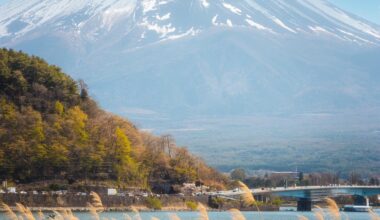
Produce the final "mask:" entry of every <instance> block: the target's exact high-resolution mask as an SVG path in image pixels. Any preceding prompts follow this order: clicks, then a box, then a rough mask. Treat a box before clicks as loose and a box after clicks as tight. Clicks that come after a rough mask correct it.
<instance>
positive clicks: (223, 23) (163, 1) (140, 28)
mask: <svg viewBox="0 0 380 220" xmlns="http://www.w3.org/2000/svg"><path fill="white" fill-rule="evenodd" d="M0 13H1V17H0V36H2V38H6V39H8V40H9V39H12V40H13V41H14V40H17V39H19V38H21V37H23V36H25V35H28V34H31V33H33V32H35V31H41V29H43V30H45V31H49V32H51V31H63V32H69V33H71V34H73V35H74V36H80V37H81V38H83V39H85V40H88V41H96V40H99V39H101V38H102V37H105V36H107V35H108V34H110V33H113V32H115V31H118V34H120V35H121V36H128V35H129V36H133V37H135V40H137V41H139V42H141V43H146V42H147V41H149V40H150V41H152V38H153V39H154V41H157V40H174V39H178V38H181V37H185V36H189V35H190V36H194V35H197V34H199V33H200V32H202V31H205V30H208V29H209V28H211V27H225V28H228V27H229V28H233V27H235V28H238V27H240V28H252V29H257V30H260V31H263V32H268V33H270V34H284V33H286V34H306V33H308V34H320V35H323V34H324V35H329V36H331V37H335V38H337V39H340V40H345V41H357V42H360V43H378V42H379V40H380V31H379V30H378V29H377V28H375V27H373V26H372V25H370V24H368V22H367V21H364V20H363V19H360V18H358V17H355V16H352V15H350V14H348V13H346V12H344V11H342V10H340V9H339V8H336V7H334V6H333V5H331V4H329V3H327V2H325V1H322V0H291V1H287V0H239V1H231V0H230V1H228V0H213V1H211V0H184V1H179V0H126V1H122V0H105V1H101V0H81V1H73V0H61V1H54V0H42V1H41V0H30V1H25V0H14V1H11V2H10V3H9V4H5V5H3V6H1V7H0ZM47 28H48V29H47ZM113 34H114V33H113ZM148 36H149V37H150V38H149V37H148ZM147 38H148V39H149V40H148V39H147Z"/></svg>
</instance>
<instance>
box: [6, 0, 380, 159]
mask: <svg viewBox="0 0 380 220" xmlns="http://www.w3.org/2000/svg"><path fill="white" fill-rule="evenodd" d="M0 46H5V47H12V48H16V49H21V50H24V51H26V52H29V53H32V54H36V55H39V56H42V57H43V58H45V59H47V60H48V61H49V62H52V63H55V64H58V65H60V66H62V67H63V68H64V70H65V71H66V72H67V73H69V74H71V75H73V76H74V77H75V78H83V79H84V80H85V81H86V82H88V84H89V86H90V89H91V91H92V93H93V94H94V96H95V97H96V98H97V100H98V101H99V102H100V104H101V105H102V106H104V107H106V108H108V109H109V110H110V111H113V112H116V113H119V114H123V115H126V116H128V117H130V118H132V119H133V120H134V121H135V122H137V123H138V124H139V125H140V126H141V127H144V128H147V129H151V130H153V131H154V132H157V133H167V132H168V133H173V134H175V136H176V137H177V138H178V139H179V141H180V143H182V144H186V145H189V147H191V148H192V149H193V150H194V149H195V150H197V151H198V152H199V153H200V154H203V156H206V157H207V159H210V160H213V161H214V162H215V158H221V156H222V155H221V154H217V153H216V154H215V155H214V154H207V153H205V152H208V151H206V150H205V149H211V148H212V147H219V148H220V147H222V146H223V147H230V146H235V147H239V146H240V147H242V146H244V147H247V149H248V150H247V151H249V149H250V147H251V146H265V144H268V143H271V144H273V142H275V144H276V146H287V145H288V144H289V142H290V141H289V140H295V143H297V144H296V145H297V146H304V145H305V142H304V140H305V139H307V140H309V139H308V138H309V137H313V138H315V137H316V136H318V135H321V136H323V138H325V137H334V135H336V134H337V133H339V135H342V134H358V133H360V134H363V133H365V134H371V135H372V134H373V136H371V137H370V138H375V139H376V140H378V139H379V138H380V137H379V135H378V134H379V133H378V132H375V133H373V132H374V131H378V130H380V128H379V126H378V124H380V123H379V122H380V117H379V116H380V113H379V112H380V111H378V110H379V109H380V72H379V69H380V62H379V60H380V27H379V26H378V25H375V24H372V23H370V22H368V21H366V20H364V19H362V18H360V17H358V16H355V15H353V14H350V13H348V12H345V11H343V10H341V9H339V8H337V7H336V6H334V5H332V4H330V3H329V2H327V1H326V0H12V1H9V3H7V4H4V5H2V6H0ZM222 137H223V138H222ZM301 137H302V138H301ZM318 137H320V136H318ZM224 138H225V139H224ZM360 138H361V139H366V140H368V138H363V137H362V136H360ZM226 140H229V141H230V142H228V141H226ZM284 140H286V141H284ZM301 140H302V141H301ZM326 142H328V141H326ZM331 142H332V143H333V144H332V145H331V146H334V144H336V145H339V146H342V145H343V144H342V143H337V140H336V139H334V140H332V141H331ZM359 144H360V143H359ZM207 146H211V147H210V148H204V147H207ZM197 147H198V148H197ZM212 149H214V148H212ZM210 155H211V156H210ZM215 164H217V162H215Z"/></svg>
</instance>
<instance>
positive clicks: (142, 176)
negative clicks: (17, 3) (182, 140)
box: [0, 49, 225, 187]
mask: <svg viewBox="0 0 380 220" xmlns="http://www.w3.org/2000/svg"><path fill="white" fill-rule="evenodd" d="M84 178H86V179H91V180H99V181H102V180H114V181H115V182H117V183H118V184H125V185H128V186H143V187H152V186H154V185H156V184H157V183H165V184H181V183H183V182H189V181H195V180H198V179H199V180H202V181H204V182H205V183H207V184H213V185H218V186H221V185H223V182H224V180H225V179H224V177H223V176H222V175H220V174H219V173H218V172H216V171H215V170H213V169H212V168H210V167H208V166H207V165H205V163H204V162H203V161H202V160H200V159H199V158H196V157H195V156H193V155H191V154H190V153H189V152H188V151H187V149H186V148H180V147H177V146H176V145H175V143H174V141H173V140H172V138H171V137H170V136H164V137H156V136H153V135H151V134H149V133H144V132H142V131H139V130H138V129H137V128H136V126H134V125H133V124H132V123H131V122H129V121H127V120H126V119H124V118H121V117H118V116H116V115H113V114H110V113H107V112H105V111H103V110H102V109H100V108H99V107H98V106H97V104H96V102H95V101H94V100H92V99H91V98H90V97H89V95H88V90H87V87H86V85H85V84H84V82H82V81H81V82H79V83H77V82H76V81H74V80H73V79H72V78H70V77H69V76H68V75H66V74H64V73H63V72H62V71H61V69H60V68H59V67H57V66H52V65H49V64H47V63H46V62H45V61H44V60H42V59H41V58H38V57H34V56H28V55H27V54H24V53H22V52H15V51H13V50H7V49H0V180H1V179H7V180H12V181H15V182H20V183H30V182H35V181H41V180H51V179H68V180H72V181H76V180H80V179H84Z"/></svg>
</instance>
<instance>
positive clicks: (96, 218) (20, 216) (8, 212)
mask: <svg viewBox="0 0 380 220" xmlns="http://www.w3.org/2000/svg"><path fill="white" fill-rule="evenodd" d="M245 187H246V186H245V185H241V189H242V191H243V192H245V193H244V194H245V195H243V197H242V198H244V200H243V202H244V203H245V204H247V205H248V204H251V205H252V204H255V200H254V198H253V196H252V193H251V192H250V191H247V188H248V187H247V188H245ZM248 194H250V195H248ZM90 196H91V202H90V203H88V210H89V213H90V215H91V218H92V219H93V220H115V219H113V218H111V219H107V218H100V215H99V213H100V212H103V211H104V210H105V209H104V206H103V203H102V201H101V198H100V196H99V195H98V194H96V193H94V192H92V193H90ZM325 201H326V205H327V211H328V212H327V213H325V212H324V211H323V209H322V208H321V207H320V206H314V211H313V213H314V216H315V219H316V220H325V219H331V220H341V214H342V213H340V211H339V207H338V205H337V204H336V202H335V201H334V200H332V199H330V198H327V199H325ZM0 207H1V208H2V209H3V210H4V213H5V216H6V218H7V219H9V220H48V219H49V220H50V219H51V220H79V218H78V217H76V216H75V215H74V214H73V212H72V211H71V210H70V209H62V208H60V209H59V211H53V213H54V217H51V216H49V217H48V218H46V217H45V215H44V213H43V212H42V211H41V210H39V211H38V212H37V213H36V216H37V218H35V217H34V215H33V214H32V212H31V210H30V209H29V208H27V207H25V206H24V205H22V204H21V203H16V206H15V209H14V210H15V211H13V210H12V209H11V208H10V207H9V206H8V205H6V204H0ZM197 209H198V216H199V217H198V220H209V216H208V212H207V208H206V206H205V205H203V204H202V203H198V207H197ZM131 211H132V212H133V217H131V216H130V215H129V214H127V213H124V215H123V219H122V220H142V218H141V216H140V213H139V211H138V210H137V208H135V207H133V206H132V207H131ZM229 213H230V215H231V220H246V217H245V216H244V215H243V214H242V212H240V211H239V210H238V209H231V210H229ZM326 214H327V215H328V216H329V218H325V216H326ZM343 214H344V213H343ZM168 217H169V220H181V219H180V218H179V217H178V215H176V214H174V213H171V214H169V215H168ZM260 218H261V219H264V218H263V216H262V215H261V214H260ZM298 219H299V220H308V218H307V217H305V216H302V215H299V216H298ZM345 219H348V216H346V218H345ZM369 219H371V220H380V217H379V215H378V214H376V213H375V212H373V211H372V210H370V212H369ZM151 220H159V219H158V218H157V217H151ZM252 220H254V219H252Z"/></svg>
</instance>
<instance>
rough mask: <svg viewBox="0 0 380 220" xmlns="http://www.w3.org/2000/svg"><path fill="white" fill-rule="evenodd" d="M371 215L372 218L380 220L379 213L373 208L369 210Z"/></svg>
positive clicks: (372, 219)
mask: <svg viewBox="0 0 380 220" xmlns="http://www.w3.org/2000/svg"><path fill="white" fill-rule="evenodd" d="M369 216H370V217H371V220H380V217H379V215H378V214H376V213H375V212H374V211H373V210H369Z"/></svg>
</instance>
